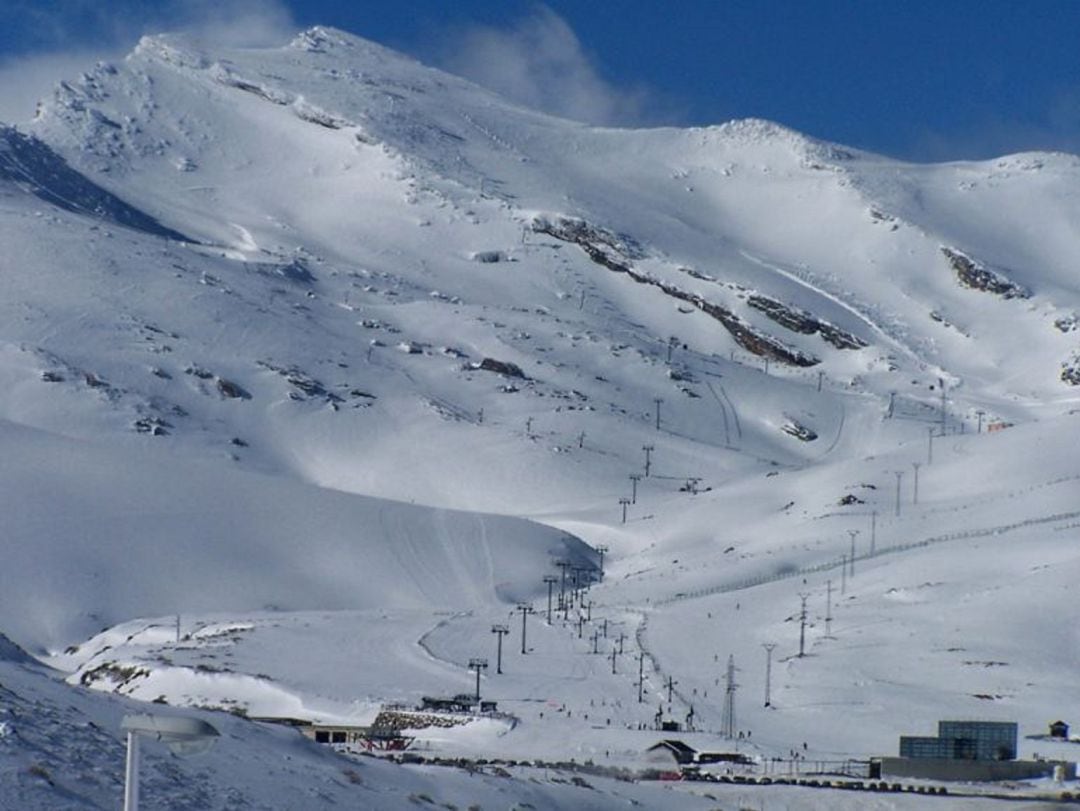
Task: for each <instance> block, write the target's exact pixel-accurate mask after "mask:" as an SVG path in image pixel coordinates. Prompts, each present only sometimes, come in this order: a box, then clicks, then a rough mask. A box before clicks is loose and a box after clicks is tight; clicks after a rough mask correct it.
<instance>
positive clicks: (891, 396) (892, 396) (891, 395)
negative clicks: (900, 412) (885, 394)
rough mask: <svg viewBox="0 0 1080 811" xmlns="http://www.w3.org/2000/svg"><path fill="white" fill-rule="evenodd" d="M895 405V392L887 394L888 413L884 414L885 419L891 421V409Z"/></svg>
mask: <svg viewBox="0 0 1080 811" xmlns="http://www.w3.org/2000/svg"><path fill="white" fill-rule="evenodd" d="M895 405H896V392H895V391H890V392H889V413H888V414H886V417H887V418H888V419H892V415H893V407H894V406H895Z"/></svg>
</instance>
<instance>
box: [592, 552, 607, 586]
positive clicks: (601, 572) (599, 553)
mask: <svg viewBox="0 0 1080 811" xmlns="http://www.w3.org/2000/svg"><path fill="white" fill-rule="evenodd" d="M593 549H595V550H596V552H597V554H598V555H600V579H601V580H603V579H604V555H606V554H607V553H608V548H607V547H606V546H605V545H604V544H600V545H598V546H594V547H593Z"/></svg>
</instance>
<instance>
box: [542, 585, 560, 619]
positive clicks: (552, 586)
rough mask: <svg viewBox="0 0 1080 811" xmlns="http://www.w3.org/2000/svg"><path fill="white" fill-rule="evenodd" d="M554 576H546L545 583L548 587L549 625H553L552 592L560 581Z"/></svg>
mask: <svg viewBox="0 0 1080 811" xmlns="http://www.w3.org/2000/svg"><path fill="white" fill-rule="evenodd" d="M558 579H559V578H557V577H556V576H555V575H553V574H546V575H544V582H545V583H547V587H548V610H547V624H548V625H551V592H552V590H553V589H554V588H555V581H556V580H558Z"/></svg>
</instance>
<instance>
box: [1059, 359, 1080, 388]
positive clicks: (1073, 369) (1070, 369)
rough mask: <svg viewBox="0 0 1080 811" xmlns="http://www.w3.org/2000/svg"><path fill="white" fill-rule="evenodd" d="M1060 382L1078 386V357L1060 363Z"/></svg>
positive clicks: (1079, 379) (1079, 373)
mask: <svg viewBox="0 0 1080 811" xmlns="http://www.w3.org/2000/svg"><path fill="white" fill-rule="evenodd" d="M1061 382H1062V383H1068V384H1069V385H1070V386H1080V358H1073V360H1072V361H1071V362H1070V363H1063V364H1061Z"/></svg>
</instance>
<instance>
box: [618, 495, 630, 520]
mask: <svg viewBox="0 0 1080 811" xmlns="http://www.w3.org/2000/svg"><path fill="white" fill-rule="evenodd" d="M629 503H630V499H628V498H620V499H619V504H620V505H622V522H623V523H624V524H625V523H626V506H627V505H628V504H629Z"/></svg>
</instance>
